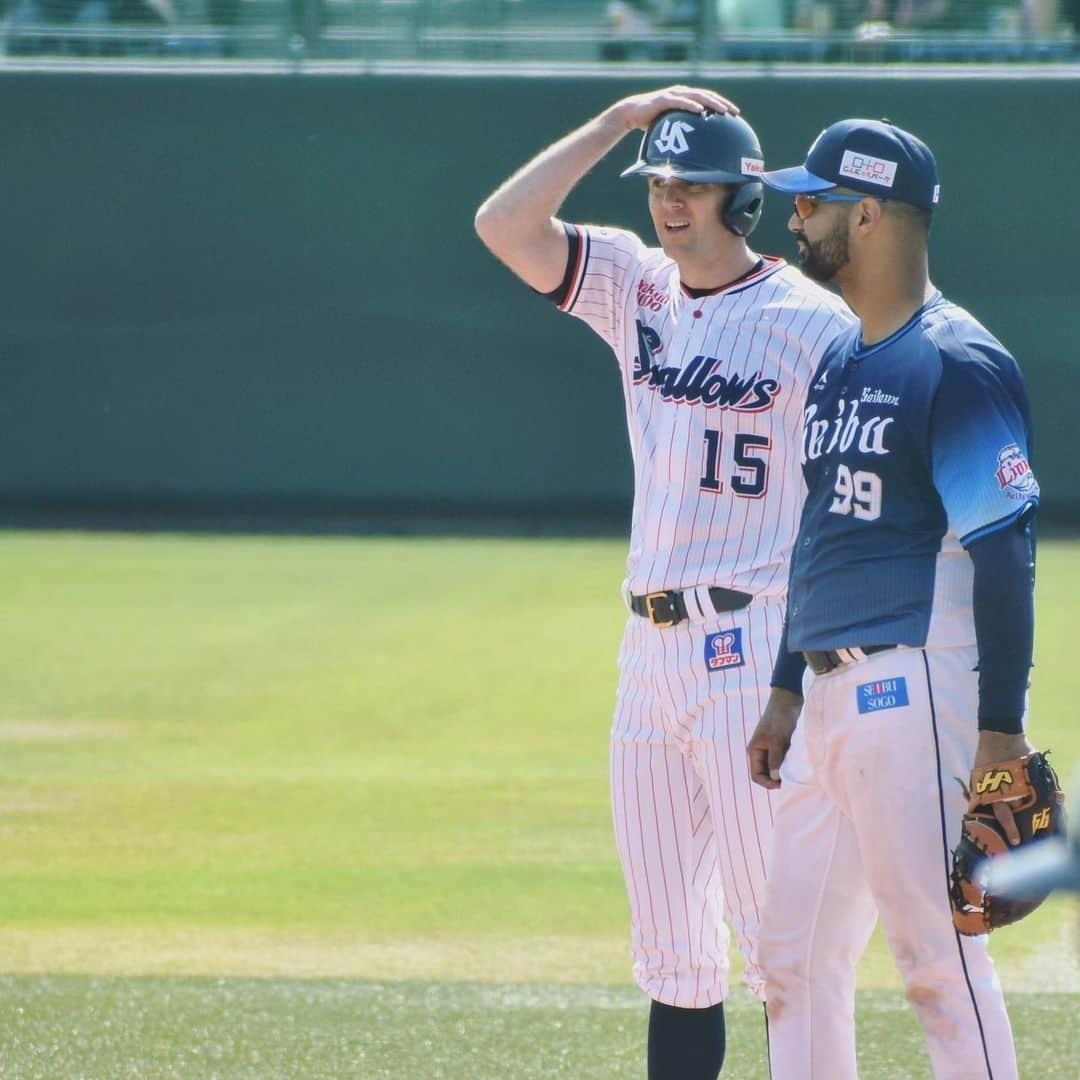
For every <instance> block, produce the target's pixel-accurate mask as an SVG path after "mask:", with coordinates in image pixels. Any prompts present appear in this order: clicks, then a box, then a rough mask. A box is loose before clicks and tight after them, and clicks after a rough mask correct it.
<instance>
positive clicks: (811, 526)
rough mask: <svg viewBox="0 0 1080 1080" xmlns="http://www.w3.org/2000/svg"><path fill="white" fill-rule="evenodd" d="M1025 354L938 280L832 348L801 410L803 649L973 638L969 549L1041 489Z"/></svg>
mask: <svg viewBox="0 0 1080 1080" xmlns="http://www.w3.org/2000/svg"><path fill="white" fill-rule="evenodd" d="M1030 443H1031V420H1030V412H1029V408H1028V400H1027V393H1026V391H1025V389H1024V384H1023V379H1022V377H1021V375H1020V371H1019V368H1018V367H1017V365H1016V361H1015V360H1013V358H1012V357H1011V356H1010V355H1009V353H1008V352H1007V351H1006V349H1005V348H1004V346H1003V345H1002V344H1001V343H1000V342H999V341H997V340H996V339H995V338H994V337H993V336H992V335H991V334H990V333H989V332H988V331H987V330H986V329H985V328H984V327H983V326H982V325H980V324H979V323H978V322H977V321H976V320H975V319H974V318H972V316H971V315H970V314H968V313H967V312H966V311H964V310H963V309H962V308H959V307H957V306H956V305H955V304H952V303H950V302H949V301H948V300H945V299H944V298H943V297H942V296H941V295H940V293H939V294H935V295H934V296H933V297H932V298H931V299H930V300H929V301H928V302H927V304H926V305H925V306H924V307H922V308H921V309H920V310H919V311H917V312H916V313H915V315H913V316H912V318H911V319H910V320H909V321H908V322H907V323H906V324H905V325H904V326H902V327H901V328H900V329H899V330H897V331H896V333H894V334H893V335H892V336H891V337H889V338H887V339H885V340H884V341H881V342H878V343H877V344H875V345H872V346H869V347H863V346H862V343H861V339H860V337H859V332H858V330H857V329H855V330H851V331H847V332H845V333H843V334H841V335H840V336H839V337H838V338H837V339H836V340H835V341H834V342H833V343H832V344H831V345H830V346H829V348H828V349H826V351H825V354H824V355H823V357H822V360H821V363H820V365H819V366H818V369H817V372H816V373H815V376H814V378H813V380H812V381H811V388H810V392H809V395H808V397H807V405H806V411H805V414H804V425H803V458H804V464H803V475H804V477H805V479H806V484H807V497H806V503H805V506H804V508H803V513H802V519H801V523H800V528H799V536H798V540H797V542H796V546H795V551H794V554H793V557H792V563H791V582H790V592H789V596H788V620H789V629H788V643H789V646H790V648H792V649H793V650H807V649H835V648H842V647H848V646H862V645H884V644H900V645H910V646H916V647H921V646H924V645H928V644H942V645H944V644H949V645H961V644H973V643H974V641H975V637H974V622H973V618H972V593H971V587H972V586H971V583H972V572H971V560H970V559H969V557H968V556H967V554H966V552H965V551H964V550H963V547H964V546H967V545H969V544H971V543H972V542H974V541H976V540H978V539H979V538H980V537H982V536H986V535H988V534H989V533H991V532H993V531H994V530H995V529H999V528H1002V527H1004V526H1006V525H1008V524H1009V523H1011V522H1013V521H1015V520H1016V519H1017V518H1018V517H1020V515H1022V514H1025V513H1026V512H1028V511H1029V510H1030V508H1031V507H1032V506H1033V505H1035V504H1036V503H1037V502H1038V498H1039V487H1038V484H1037V483H1036V481H1035V477H1034V474H1033V473H1032V471H1031V468H1030V465H1029V463H1028V456H1029V452H1030Z"/></svg>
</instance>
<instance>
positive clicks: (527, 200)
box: [475, 86, 738, 292]
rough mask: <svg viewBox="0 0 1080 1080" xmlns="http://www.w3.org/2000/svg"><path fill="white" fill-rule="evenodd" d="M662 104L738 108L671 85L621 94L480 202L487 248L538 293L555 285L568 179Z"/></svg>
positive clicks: (561, 263)
mask: <svg viewBox="0 0 1080 1080" xmlns="http://www.w3.org/2000/svg"><path fill="white" fill-rule="evenodd" d="M669 109H689V110H692V111H694V112H702V111H704V110H706V109H710V110H713V111H715V112H737V111H738V109H737V108H736V107H735V106H734V105H733V104H732V103H731V102H730V101H728V100H727V98H724V97H721V96H720V95H719V94H714V93H713V92H712V91H710V90H699V89H693V88H691V87H682V86H673V87H668V88H666V89H664V90H655V91H651V92H649V93H647V94H637V95H634V96H632V97H627V98H623V99H622V100H620V101H617V102H615V104H614V105H611V106H609V107H608V108H607V109H605V110H604V111H603V112H602V113H600V115H599V116H595V117H593V119H592V120H590V121H588V123H586V124H583V125H582V126H581V127H579V128H578V129H577V130H576V131H572V132H571V133H570V134H569V135H567V136H565V137H564V138H562V139H560V140H559V141H558V142H556V143H554V144H553V145H551V146H549V147H548V148H547V149H546V150H543V151H541V153H539V154H537V156H536V157H534V158H533V159H532V160H531V161H530V162H528V164H526V165H524V166H522V168H520V169H518V171H517V172H516V173H514V174H513V176H511V177H510V178H509V179H508V180H506V181H505V182H504V183H503V184H501V185H500V186H499V187H498V188H497V189H496V190H495V192H494V193H493V194H491V195H490V196H488V198H487V199H485V200H484V202H483V203H482V204H481V206H480V209H479V210H477V212H476V220H475V225H476V232H477V234H478V235H479V237H480V239H481V240H482V241H483V242H484V244H485V245H486V246H487V248H488V249H489V250H490V251H491V252H492V254H494V255H495V256H497V257H498V258H499V259H501V260H502V261H503V262H504V263H506V265H507V266H509V267H510V269H511V270H513V271H514V273H515V274H517V275H518V277H520V278H522V280H524V281H525V282H526V283H527V284H529V285H531V286H532V287H533V288H534V289H538V290H539V291H540V292H550V291H551V290H552V289H555V288H557V287H558V285H559V282H560V281H561V280H562V277H563V273H564V271H565V269H566V255H567V240H566V235H565V233H564V231H563V228H562V225H561V223H560V222H559V221H558V220H557V219H556V215H557V214H558V212H559V207H561V206H562V204H563V202H564V201H565V200H566V197H567V195H569V194H570V192H571V191H572V190H573V188H574V187H575V185H576V184H577V183H578V181H580V180H581V179H582V177H584V176H585V174H586V173H588V172H589V170H590V169H592V167H593V166H594V165H596V164H597V162H599V161H600V160H601V159H602V158H603V157H604V156H605V155H606V154H607V153H608V151H610V150H611V149H612V148H613V147H615V146H616V145H617V144H618V143H619V142H621V141H622V139H623V138H624V137H625V136H626V135H627V134H629V133H630V132H631V131H634V130H635V129H637V128H641V129H644V128H647V127H648V126H649V123H650V122H651V121H652V120H653V118H654V117H656V116H658V115H659V114H660V113H662V112H667V111H668V110H669Z"/></svg>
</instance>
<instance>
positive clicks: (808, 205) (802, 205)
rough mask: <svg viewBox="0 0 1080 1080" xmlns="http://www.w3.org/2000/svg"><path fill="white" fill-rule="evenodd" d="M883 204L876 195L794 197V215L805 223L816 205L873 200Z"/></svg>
mask: <svg viewBox="0 0 1080 1080" xmlns="http://www.w3.org/2000/svg"><path fill="white" fill-rule="evenodd" d="M874 198H876V199H877V200H878V202H884V200H883V199H881V198H880V197H879V196H876V195H796V196H795V214H796V216H797V217H798V218H799V220H800V221H805V220H806V219H807V218H808V217H809V216H810V215H811V214H812V213H813V212H814V211H815V210H816V209H817V206H818V203H828V202H862V201H863V199H874Z"/></svg>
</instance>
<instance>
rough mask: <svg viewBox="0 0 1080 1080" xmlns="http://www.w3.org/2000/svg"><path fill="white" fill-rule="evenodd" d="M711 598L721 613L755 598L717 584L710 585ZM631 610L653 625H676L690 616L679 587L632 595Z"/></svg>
mask: <svg viewBox="0 0 1080 1080" xmlns="http://www.w3.org/2000/svg"><path fill="white" fill-rule="evenodd" d="M709 599H710V600H711V601H712V606H713V610H714V611H715V612H716V613H717V615H720V614H723V612H725V611H738V610H739V609H740V608H744V607H747V606H748V605H749V604H750V602H751V601H752V600H753V599H754V598H753V596H751V594H750V593H745V592H740V591H739V590H738V589H721V588H720V587H719V586H717V585H710V586H709ZM630 610H631V611H632V612H633V613H634V614H635V615H641V616H642V617H643V618H646V619H648V620H649V621H650V622H651V623H652V624H653V626H676V625H677V624H678V623H681V622H682V621H683V620H684V619H687V618H689V615H688V614H687V611H686V598H685V597H684V596H683V594H682V592H681V591H680V590H678V589H664V590H661V591H660V592H651V593H646V594H645V595H644V596H631V597H630Z"/></svg>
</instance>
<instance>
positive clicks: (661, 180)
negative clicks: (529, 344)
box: [476, 87, 852, 1080]
mask: <svg viewBox="0 0 1080 1080" xmlns="http://www.w3.org/2000/svg"><path fill="white" fill-rule="evenodd" d="M737 113H738V110H737V109H736V108H735V106H734V105H732V103H731V102H729V101H728V100H727V99H725V98H723V97H721V96H719V95H717V94H715V93H712V92H710V91H708V90H702V89H693V88H687V87H671V88H668V89H665V90H659V91H654V92H651V93H646V94H641V95H637V96H633V97H628V98H625V99H623V100H621V101H618V102H616V103H615V104H614V105H612V106H610V107H609V108H608V109H606V110H605V111H604V112H602V113H601V114H600V115H599V116H596V117H595V118H594V119H592V120H590V121H589V122H588V123H586V124H585V125H584V126H582V127H580V128H578V129H577V130H576V131H574V132H572V133H571V134H570V135H568V136H566V137H565V138H564V139H562V140H560V141H559V142H556V143H555V144H554V145H552V146H550V147H548V148H547V149H546V150H544V151H543V152H542V153H541V154H539V156H537V157H536V158H534V159H533V160H532V161H531V162H529V163H528V164H527V165H525V166H524V167H523V168H522V169H521V170H519V171H518V172H517V173H515V174H514V175H513V176H512V177H511V178H510V179H509V180H507V181H506V182H505V183H504V184H503V185H502V186H501V187H500V188H499V189H498V190H497V191H496V192H495V193H494V194H493V195H491V196H490V197H489V198H488V199H487V201H486V202H484V204H483V205H482V206H481V207H480V209H479V211H478V212H477V215H476V228H477V232H478V233H479V235H480V237H481V239H482V240H483V242H484V243H485V244H486V245H487V246H488V247H489V248H490V249H491V251H492V252H493V253H494V254H495V255H497V256H498V257H499V258H500V259H501V260H502V261H503V262H504V263H506V264H507V266H509V267H510V269H511V270H513V271H514V272H515V273H516V274H517V275H518V276H519V277H520V278H522V279H523V280H524V281H525V282H526V283H528V284H529V285H531V286H532V287H533V288H534V289H535V290H537V291H539V292H540V293H543V294H546V295H547V296H548V297H549V298H550V299H551V300H552V301H553V302H554V303H555V304H557V306H558V307H559V309H560V310H562V311H565V312H568V313H569V314H571V315H574V316H576V317H578V318H580V319H582V320H583V321H584V322H586V323H588V324H589V325H590V326H591V327H592V328H593V329H594V330H595V331H596V332H597V333H598V334H599V335H600V336H601V337H602V338H603V339H604V340H605V341H606V342H607V343H608V344H609V345H610V346H611V348H612V349H613V350H614V352H615V355H616V357H617V359H618V362H619V367H620V371H621V375H622V386H623V393H624V396H625V403H626V419H627V427H628V430H629V433H630V443H631V449H632V452H633V459H634V474H635V475H634V482H635V496H634V510H633V521H632V525H631V538H630V554H629V559H628V561H627V577H626V581H625V582H624V589H623V591H624V599H625V601H626V603H627V606H628V608H629V609H630V613H629V617H628V622H627V628H626V633H625V637H624V639H623V644H622V650H621V652H620V656H619V666H620V673H621V677H620V681H619V688H618V694H617V703H616V709H615V718H614V724H613V727H612V742H611V789H612V803H613V817H614V825H615V834H616V840H617V845H618V850H619V856H620V859H621V862H622V868H623V872H624V875H625V879H626V885H627V890H628V893H629V899H630V906H631V912H632V942H633V953H634V977H635V979H636V980H637V982H638V984H639V985H640V986H641V988H642V989H643V990H644V991H645V992H646V993H647V994H648V995H649V996H650V997H651V998H652V1007H651V1013H650V1020H649V1044H648V1067H649V1077H650V1080H715V1077H716V1076H717V1074H718V1073H719V1071H720V1069H721V1066H722V1064H723V1058H724V1048H725V1028H724V1015H723V1005H722V1002H723V1000H724V998H725V996H726V995H727V989H728V988H727V971H728V961H727V952H728V941H729V933H728V929H727V926H726V925H725V920H726V922H727V923H729V924H730V925H731V926H732V928H733V929H734V931H735V935H736V939H737V942H738V945H739V948H740V949H741V950H742V953H743V955H744V956H745V958H746V968H745V976H744V978H745V981H746V983H747V985H748V986H749V988H750V990H751V991H752V992H753V993H754V994H756V995H758V996H759V997H761V996H762V994H763V990H762V982H761V977H760V974H759V972H758V968H757V964H756V959H755V948H756V934H757V925H758V918H759V914H760V911H761V907H762V902H763V893H764V886H765V881H764V874H765V859H766V848H767V845H768V842H769V836H770V833H771V830H772V815H773V810H772V805H771V801H770V800H771V795H770V793H769V792H767V791H765V790H764V789H762V788H760V787H756V786H755V785H754V784H752V783H751V780H750V776H749V770H748V765H747V760H746V754H745V749H744V748H745V746H746V742H747V739H748V737H749V735H750V733H751V731H752V730H753V727H754V725H755V723H756V722H757V717H758V716H759V715H760V711H761V709H762V708H763V707H764V704H765V701H766V698H767V696H768V693H769V676H770V672H771V658H772V656H773V655H774V654H775V651H776V649H777V647H778V645H779V641H780V635H781V632H782V625H783V617H784V597H785V582H786V579H787V565H788V557H789V554H790V552H791V547H792V543H793V538H794V535H795V530H796V527H797V522H798V517H799V510H800V506H801V498H802V495H801V491H802V486H803V485H802V480H801V477H800V474H799V464H800V462H799V435H800V431H801V423H802V408H803V401H804V399H805V396H806V391H807V387H808V383H809V378H810V375H811V373H812V372H813V371H814V370H815V368H816V367H817V364H818V361H819V359H820V357H821V355H822V352H823V350H824V349H825V347H826V346H827V345H828V344H829V343H830V342H831V341H832V340H833V339H834V338H835V337H836V336H837V334H838V333H839V332H841V331H842V330H844V329H846V328H847V327H848V326H850V325H851V324H852V316H851V315H850V313H849V312H848V310H847V308H846V307H845V306H844V305H843V303H842V302H841V301H840V300H839V299H838V298H837V297H835V296H833V295H832V294H831V293H828V292H826V291H825V290H823V289H822V288H820V287H819V286H817V285H815V284H813V283H812V282H809V281H808V280H806V278H805V277H804V276H803V275H802V274H800V273H799V272H798V271H797V270H795V269H793V268H791V267H789V266H788V265H787V264H786V263H785V262H784V261H783V260H782V259H779V258H774V257H771V256H761V255H758V254H757V253H755V252H754V251H752V250H751V249H750V248H749V246H748V245H747V242H746V237H747V236H748V235H749V233H750V232H751V231H752V229H753V228H754V226H755V225H756V224H757V220H758V216H759V215H760V212H761V205H762V198H763V188H762V185H761V184H760V182H759V181H758V180H757V176H758V174H759V173H760V172H761V171H762V169H763V164H762V155H761V149H760V146H759V143H758V140H757V137H756V135H755V134H754V132H753V130H752V129H751V128H750V126H749V125H748V124H747V123H746V122H745V121H744V120H742V119H741V117H739V116H738V115H737ZM635 129H644V130H645V136H644V138H643V140H642V144H641V150H640V154H639V159H638V161H637V162H636V163H635V164H634V165H632V166H631V167H630V168H629V169H627V170H626V172H625V173H624V174H623V175H624V176H629V175H642V176H644V177H646V178H647V182H648V205H649V212H650V215H651V217H652V222H653V226H654V228H655V230H656V234H657V237H658V238H659V241H660V247H659V248H656V247H648V246H646V245H645V244H644V243H643V242H642V241H641V240H640V239H639V238H638V237H637V236H635V235H633V234H632V233H630V232H626V231H623V230H621V229H611V228H598V227H595V226H592V225H571V224H567V223H564V222H562V221H560V220H559V219H558V217H557V216H556V215H557V213H558V210H559V207H560V205H561V204H562V202H563V200H564V199H565V198H566V196H567V195H568V193H569V192H570V190H571V189H572V188H573V187H574V185H575V184H576V183H577V182H578V181H579V180H580V179H581V178H582V177H583V176H584V175H585V174H586V173H587V172H588V171H589V169H591V168H592V167H593V166H594V165H595V164H596V163H597V162H598V161H600V159H601V158H602V157H603V156H604V155H605V154H607V153H608V151H610V150H611V149H612V148H613V147H615V146H616V144H618V143H619V142H620V141H621V140H622V139H623V137H624V136H625V135H626V134H627V133H628V132H630V131H632V130H635Z"/></svg>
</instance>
